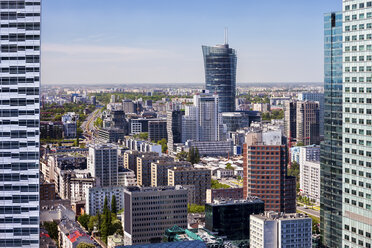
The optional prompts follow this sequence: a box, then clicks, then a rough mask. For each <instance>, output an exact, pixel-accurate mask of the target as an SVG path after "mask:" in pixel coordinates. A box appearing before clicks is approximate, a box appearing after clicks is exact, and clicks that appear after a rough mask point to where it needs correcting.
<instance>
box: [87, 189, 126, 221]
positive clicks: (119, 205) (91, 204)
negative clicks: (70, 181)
mask: <svg viewBox="0 0 372 248" xmlns="http://www.w3.org/2000/svg"><path fill="white" fill-rule="evenodd" d="M86 195H87V199H86V211H87V214H89V215H92V216H93V215H96V214H97V213H102V210H103V206H104V203H105V198H107V201H108V205H109V206H111V200H112V196H115V198H116V209H117V210H118V211H119V210H121V209H123V208H124V187H122V186H115V187H93V188H89V189H87V191H86Z"/></svg>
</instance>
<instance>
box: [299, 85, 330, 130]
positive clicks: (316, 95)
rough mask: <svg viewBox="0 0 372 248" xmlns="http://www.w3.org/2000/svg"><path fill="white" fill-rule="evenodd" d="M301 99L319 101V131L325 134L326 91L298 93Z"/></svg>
mask: <svg viewBox="0 0 372 248" xmlns="http://www.w3.org/2000/svg"><path fill="white" fill-rule="evenodd" d="M297 98H298V100H299V101H310V102H318V103H319V133H320V136H323V135H324V93H320V92H302V93H299V94H298V97H297Z"/></svg>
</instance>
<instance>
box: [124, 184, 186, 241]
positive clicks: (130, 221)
mask: <svg viewBox="0 0 372 248" xmlns="http://www.w3.org/2000/svg"><path fill="white" fill-rule="evenodd" d="M124 209H125V211H124V214H123V215H124V216H123V218H122V219H124V221H123V229H124V242H125V244H126V245H137V244H148V243H160V242H161V240H162V237H163V235H164V231H165V230H166V229H168V228H171V227H173V226H174V225H177V226H179V227H181V228H187V189H185V188H183V187H182V186H179V185H178V186H174V187H169V186H166V187H155V188H146V187H142V188H140V187H128V188H126V189H125V190H124Z"/></svg>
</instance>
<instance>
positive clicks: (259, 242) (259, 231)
mask: <svg viewBox="0 0 372 248" xmlns="http://www.w3.org/2000/svg"><path fill="white" fill-rule="evenodd" d="M250 247H252V248H266V247H267V248H269V247H312V220H311V218H310V217H307V215H303V214H295V213H294V214H280V213H275V212H265V213H264V214H260V215H251V218H250Z"/></svg>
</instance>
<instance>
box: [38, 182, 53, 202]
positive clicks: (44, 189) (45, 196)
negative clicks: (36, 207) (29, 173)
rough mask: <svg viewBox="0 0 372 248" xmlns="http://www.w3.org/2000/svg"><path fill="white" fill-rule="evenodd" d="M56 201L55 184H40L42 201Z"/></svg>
mask: <svg viewBox="0 0 372 248" xmlns="http://www.w3.org/2000/svg"><path fill="white" fill-rule="evenodd" d="M54 199H56V189H55V184H54V183H48V182H43V183H40V201H49V200H54Z"/></svg>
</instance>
